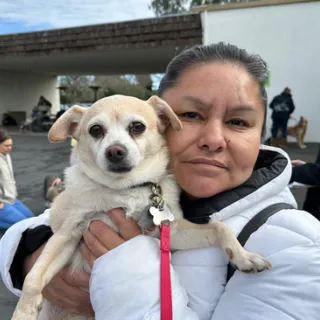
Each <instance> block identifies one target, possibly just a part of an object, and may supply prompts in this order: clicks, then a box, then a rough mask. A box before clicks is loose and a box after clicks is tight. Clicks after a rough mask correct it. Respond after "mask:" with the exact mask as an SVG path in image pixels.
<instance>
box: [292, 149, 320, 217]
mask: <svg viewBox="0 0 320 320" xmlns="http://www.w3.org/2000/svg"><path fill="white" fill-rule="evenodd" d="M291 163H292V175H291V180H290V183H292V182H299V183H303V184H306V185H308V186H310V188H309V189H308V191H307V194H306V198H305V201H304V203H303V210H305V211H307V212H310V213H311V214H312V215H313V216H315V217H316V218H317V219H318V220H320V197H319V194H320V149H319V151H318V156H317V159H316V161H315V163H306V162H304V161H301V160H292V162H291Z"/></svg>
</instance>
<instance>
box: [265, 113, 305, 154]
mask: <svg viewBox="0 0 320 320" xmlns="http://www.w3.org/2000/svg"><path fill="white" fill-rule="evenodd" d="M307 128H308V119H307V118H306V117H303V116H301V117H300V119H299V122H298V123H297V124H296V125H295V126H290V127H288V129H287V135H288V136H291V137H295V138H296V139H297V143H298V146H299V147H300V149H305V148H306V147H307V146H306V145H305V144H304V137H305V134H306V132H307ZM264 144H266V145H268V146H273V147H279V148H285V147H288V141H287V139H283V138H282V131H281V129H279V130H278V137H277V138H275V139H273V138H272V137H269V138H268V139H267V140H265V142H264Z"/></svg>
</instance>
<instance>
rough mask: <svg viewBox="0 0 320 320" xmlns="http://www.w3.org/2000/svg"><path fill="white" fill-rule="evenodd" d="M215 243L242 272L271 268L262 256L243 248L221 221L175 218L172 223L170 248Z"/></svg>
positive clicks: (205, 245)
mask: <svg viewBox="0 0 320 320" xmlns="http://www.w3.org/2000/svg"><path fill="white" fill-rule="evenodd" d="M216 245H219V246H221V247H222V248H223V249H224V251H225V252H226V253H227V255H228V257H229V259H230V260H231V262H232V263H233V264H234V265H235V266H236V268H237V269H239V270H241V271H243V272H259V271H262V270H265V269H270V268H271V265H270V263H269V262H268V261H267V260H265V259H264V258H263V257H261V256H260V255H258V254H256V253H251V252H248V251H247V250H245V249H244V248H243V247H242V246H241V245H240V243H239V241H238V240H237V238H236V237H235V236H234V234H233V232H232V230H231V229H230V228H229V227H228V226H227V225H226V224H224V223H223V222H219V221H215V222H210V223H208V224H194V223H191V222H189V221H187V220H176V221H174V222H173V223H172V232H171V249H173V250H186V249H197V248H203V247H209V246H216Z"/></svg>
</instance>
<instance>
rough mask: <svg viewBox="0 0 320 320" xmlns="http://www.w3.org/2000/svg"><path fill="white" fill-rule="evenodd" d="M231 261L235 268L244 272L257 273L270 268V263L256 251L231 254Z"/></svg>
mask: <svg viewBox="0 0 320 320" xmlns="http://www.w3.org/2000/svg"><path fill="white" fill-rule="evenodd" d="M231 263H232V264H233V265H234V266H235V267H236V269H237V270H239V271H242V272H245V273H257V272H261V271H264V270H270V269H271V264H270V263H269V262H268V261H267V260H266V259H265V258H263V257H262V256H260V255H259V254H257V253H252V252H248V251H244V252H243V253H241V254H239V255H235V256H233V258H232V259H231Z"/></svg>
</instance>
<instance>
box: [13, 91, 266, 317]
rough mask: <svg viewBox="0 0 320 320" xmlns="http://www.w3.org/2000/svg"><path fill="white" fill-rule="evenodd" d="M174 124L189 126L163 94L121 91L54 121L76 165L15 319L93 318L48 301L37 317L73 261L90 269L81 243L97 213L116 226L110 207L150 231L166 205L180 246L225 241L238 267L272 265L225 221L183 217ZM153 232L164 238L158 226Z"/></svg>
mask: <svg viewBox="0 0 320 320" xmlns="http://www.w3.org/2000/svg"><path fill="white" fill-rule="evenodd" d="M167 125H171V126H172V127H173V128H174V129H175V130H181V129H182V125H181V122H180V120H179V119H178V117H177V116H176V115H175V113H174V112H173V111H172V109H171V108H170V107H169V105H168V104H167V103H166V102H164V101H163V100H161V99H160V98H158V97H156V96H153V97H151V98H150V99H149V100H148V101H142V100H139V99H137V98H133V97H127V96H120V95H115V96H111V97H107V98H103V99H101V100H99V101H97V102H96V103H94V104H93V105H92V106H91V107H90V108H88V109H86V108H82V107H79V106H73V107H72V108H71V109H69V110H68V111H67V112H65V113H64V114H63V115H62V116H61V117H60V118H59V119H58V120H57V121H56V122H55V124H54V125H53V127H52V128H51V130H50V132H49V140H51V141H53V142H59V141H64V140H66V139H67V137H68V136H72V137H73V138H75V139H76V140H77V141H78V143H77V145H76V146H75V149H74V152H75V156H76V165H74V166H72V167H70V168H68V169H67V170H66V179H65V186H66V189H65V191H63V192H62V193H61V194H59V195H58V196H57V197H56V198H55V200H54V202H53V205H52V208H51V215H50V223H51V228H52V230H53V232H54V234H53V236H52V237H51V238H50V239H49V241H48V242H47V244H46V246H45V248H44V250H43V252H42V253H41V255H40V257H39V259H38V260H37V262H36V263H35V265H34V266H33V268H32V270H31V271H30V272H29V274H28V275H27V277H26V279H25V281H24V286H23V290H22V295H21V297H20V300H19V302H18V305H17V307H16V310H15V312H14V315H13V317H12V319H13V320H36V319H38V320H40V319H41V320H53V319H55V320H57V319H61V320H62V319H64V320H71V319H72V320H76V319H77V320H80V319H81V320H84V319H87V318H86V317H83V316H77V315H71V314H68V313H66V312H65V311H64V310H61V309H59V308H58V307H57V306H55V305H53V304H51V303H50V302H48V301H46V300H45V301H44V303H43V306H42V309H41V311H40V314H39V317H38V311H39V309H40V307H41V304H42V302H43V297H42V294H41V292H42V290H43V288H44V287H45V286H46V285H47V284H48V283H49V282H50V280H51V279H52V278H53V277H54V275H56V274H57V273H58V272H59V271H60V270H61V269H62V268H63V267H64V266H66V265H70V266H71V268H74V270H85V271H87V272H90V271H91V270H90V267H89V265H88V264H87V263H86V262H85V261H84V260H83V259H82V256H81V254H80V250H79V243H80V241H81V239H82V234H83V232H84V231H85V230H87V227H88V225H89V223H90V221H92V220H101V221H103V222H105V223H106V224H108V225H110V226H111V227H113V228H115V230H117V229H116V226H115V225H114V223H113V222H112V221H111V220H110V218H109V217H108V216H107V215H106V214H105V212H106V211H108V210H110V209H112V208H119V207H122V208H124V209H125V212H126V216H128V217H132V218H133V219H134V220H135V221H137V222H138V223H139V224H140V225H141V227H142V229H143V230H147V229H148V228H149V227H150V224H149V222H148V221H150V220H151V223H152V225H153V222H155V221H156V220H157V219H158V218H159V217H158V216H157V214H158V213H159V212H160V213H161V212H165V215H166V217H167V219H169V220H172V219H171V218H173V217H174V221H173V222H172V224H171V246H172V249H173V250H178V249H179V250H183V249H191V248H201V247H208V246H215V245H220V246H222V248H223V249H224V250H225V252H226V253H227V255H228V256H229V258H230V260H231V262H232V263H233V264H234V265H235V266H236V267H237V269H239V270H242V271H245V272H258V271H262V270H264V269H270V267H271V266H270V264H269V263H268V262H267V261H266V260H265V259H264V258H262V257H261V256H259V255H258V254H255V253H250V252H248V251H246V250H245V249H244V248H243V247H242V246H241V245H240V243H239V242H238V240H237V239H236V238H235V236H234V235H233V233H232V231H231V230H230V229H229V228H228V227H227V226H226V225H225V224H224V223H222V222H211V223H209V224H206V225H196V224H193V223H190V222H188V221H186V220H184V219H183V215H182V212H181V209H180V206H179V194H180V190H179V187H178V186H177V184H176V183H175V180H174V178H173V176H172V174H170V173H169V172H168V163H169V154H168V150H167V145H166V141H165V138H164V135H163V133H164V131H165V128H166V126H167ZM150 199H151V200H150ZM149 212H150V213H151V214H153V215H154V217H153V220H152V217H151V219H149V220H148V219H146V216H151V215H150V214H149ZM146 221H147V222H146ZM153 226H154V225H153ZM149 234H150V235H152V236H156V237H158V236H159V234H158V228H156V229H155V231H152V232H151V233H149Z"/></svg>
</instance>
